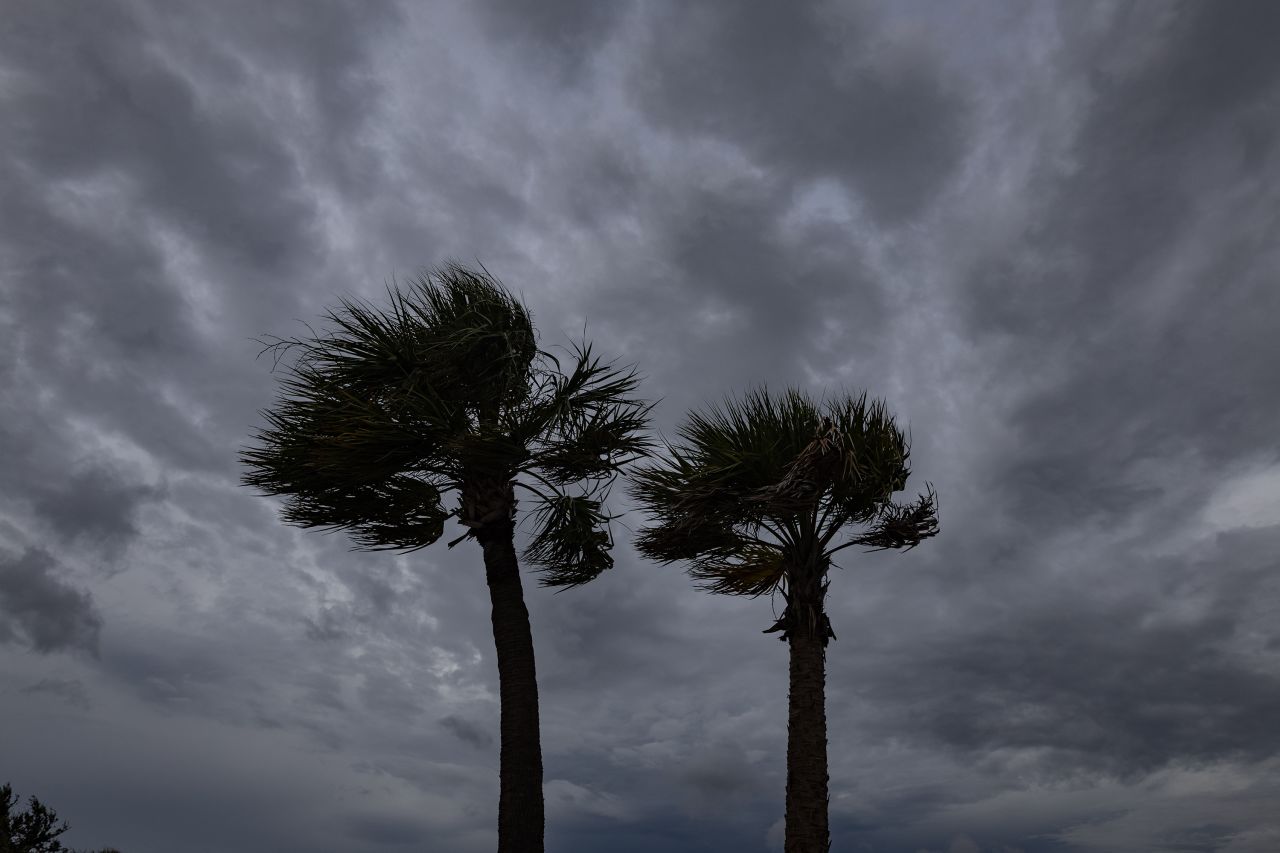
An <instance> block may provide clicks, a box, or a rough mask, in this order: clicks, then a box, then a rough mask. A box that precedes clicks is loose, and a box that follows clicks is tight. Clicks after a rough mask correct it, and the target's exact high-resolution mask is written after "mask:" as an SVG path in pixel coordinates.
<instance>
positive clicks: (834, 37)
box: [0, 0, 1280, 853]
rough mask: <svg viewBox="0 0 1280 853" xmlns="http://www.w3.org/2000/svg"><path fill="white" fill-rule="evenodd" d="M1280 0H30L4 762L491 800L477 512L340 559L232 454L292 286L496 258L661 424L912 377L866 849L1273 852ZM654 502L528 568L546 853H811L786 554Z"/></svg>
mask: <svg viewBox="0 0 1280 853" xmlns="http://www.w3.org/2000/svg"><path fill="white" fill-rule="evenodd" d="M1278 33H1280V4H1276V3H1272V2H1256V3H1253V2H1243V0H1237V2H1230V3H1227V2H1200V3H1185V4H1179V3H1172V2H1159V3H1155V2H1152V3H1137V4H1130V3H1123V4H1114V3H1100V2H1099V3H1087V2H1069V3H1062V4H1060V5H1055V4H1051V3H1047V2H1040V3H1026V2H1017V3H1014V2H1008V3H995V2H986V3H979V2H965V3H946V2H904V0H894V2H892V3H887V2H886V3H882V4H863V3H826V4H809V3H799V2H788V3H785V4H784V3H776V4H775V3H764V2H758V3H757V2H752V3H697V4H694V3H677V2H669V3H660V2H645V3H635V4H624V3H611V2H598V0H538V2H535V3H517V2H514V1H513V0H503V1H502V2H497V1H496V0H487V2H473V3H466V4H462V3H458V4H452V3H451V4H446V3H410V2H406V3H403V4H400V5H393V4H392V3H389V2H352V3H349V4H341V3H331V2H318V0H315V1H314V2H312V1H308V2H302V1H301V0H300V2H270V3H266V4H263V3H260V2H226V0H219V2H215V3H211V2H195V0H192V2H177V0H155V2H39V1H38V0H0V104H2V113H0V124H2V125H3V128H4V129H3V132H2V135H0V140H3V141H2V142H0V719H2V720H3V725H2V727H0V783H3V782H4V781H8V782H11V783H12V784H13V785H14V787H15V789H16V790H17V792H18V793H19V794H21V795H22V796H23V797H24V798H25V797H26V796H27V795H28V794H35V795H37V796H38V797H40V798H41V800H42V801H44V802H46V803H47V804H49V805H51V806H53V807H54V808H55V809H56V810H57V811H58V813H59V815H60V816H61V817H63V818H66V819H67V820H68V821H69V822H70V823H71V824H72V826H73V828H72V830H71V831H70V832H69V833H67V834H66V835H65V836H64V838H63V840H64V841H65V842H66V843H68V844H70V845H72V846H75V847H90V846H92V847H94V848H95V849H96V848H97V847H99V846H105V845H114V846H116V847H119V848H120V849H121V850H122V851H124V853H171V851H182V853H224V852H225V853H232V851H235V853H401V851H446V853H453V851H457V853H485V851H492V850H493V849H494V846H495V843H496V815H497V800H498V775H497V767H498V743H497V734H498V732H497V722H498V705H497V669H496V666H495V663H494V656H493V642H492V636H491V634H490V627H489V615H488V614H489V603H488V595H487V590H486V587H485V583H484V575H483V571H482V568H481V566H482V563H481V556H480V551H479V549H478V548H477V547H474V545H472V544H470V543H466V547H462V546H460V547H458V548H456V549H454V550H453V551H449V550H447V549H446V548H445V547H444V544H443V542H441V543H439V544H438V545H436V546H433V547H432V548H430V549H427V550H424V551H420V552H418V553H416V554H412V555H409V556H403V557H401V556H396V555H394V554H389V553H383V554H367V553H352V552H350V551H349V550H348V547H349V540H347V539H345V538H344V537H343V535H342V534H335V535H328V536H326V535H323V534H322V533H319V532H317V531H304V530H298V529H296V528H291V527H287V526H285V525H284V524H283V523H281V521H280V520H279V516H278V509H279V506H280V504H279V502H278V501H276V500H272V499H266V498H262V497H258V496H256V495H255V494H254V493H253V492H252V491H251V490H248V489H246V488H244V487H241V486H239V485H238V480H239V478H240V476H241V475H242V473H243V469H242V468H241V467H240V465H239V463H238V461H237V453H238V452H239V451H240V449H241V448H242V447H243V446H245V445H247V444H248V443H249V442H250V437H251V435H252V432H253V430H254V429H255V428H257V427H259V426H262V425H263V424H264V420H263V419H262V417H261V416H260V414H259V412H260V410H262V409H264V408H267V407H269V406H270V405H271V404H272V402H273V400H274V398H275V394H276V391H277V387H278V382H279V378H280V377H279V375H278V374H277V375H273V374H272V372H271V367H272V364H271V358H270V357H269V356H263V357H262V358H258V352H259V350H260V348H261V347H260V346H259V345H258V344H256V343H254V341H253V339H254V338H258V337H262V336H265V335H280V336H292V335H299V334H304V333H306V331H307V330H306V327H305V326H303V325H302V323H303V322H307V323H311V324H312V325H313V326H319V327H323V322H322V315H323V314H324V312H325V311H326V310H327V309H330V308H332V307H335V306H336V305H337V304H338V301H339V299H340V298H341V297H344V296H345V297H351V296H360V297H365V298H368V299H371V300H373V301H374V303H375V304H379V305H385V304H386V303H385V290H384V288H385V285H386V284H387V283H389V282H391V281H392V279H393V278H394V279H398V280H401V281H403V280H404V279H406V278H407V277H409V276H412V275H414V274H415V273H416V272H418V271H419V270H421V269H422V268H424V267H436V266H439V265H441V264H443V263H445V262H446V261H448V260H457V261H459V262H462V263H465V264H468V265H474V264H475V263H476V262H477V261H478V262H480V263H483V264H484V265H485V267H487V268H488V270H489V271H490V272H491V273H492V274H493V275H494V276H496V277H497V278H498V279H499V280H501V281H502V282H503V283H505V284H506V285H507V286H508V287H509V288H510V289H511V290H512V291H514V292H515V293H517V294H518V295H520V296H522V298H523V299H524V300H525V302H526V303H527V304H528V306H529V307H530V309H531V310H532V312H533V314H534V318H535V322H536V324H537V325H538V327H539V329H540V332H541V335H542V343H543V344H544V346H547V347H552V346H555V345H568V344H569V343H570V342H571V341H572V340H575V339H578V338H579V337H580V336H581V334H582V330H583V328H584V324H585V329H586V335H587V338H588V339H590V340H592V341H593V342H594V343H595V345H596V347H597V348H598V350H599V351H600V353H601V354H603V355H605V356H607V357H609V358H618V359H619V360H620V361H621V363H623V364H627V363H635V364H636V365H637V366H638V368H639V370H640V371H641V372H642V373H643V374H644V375H645V376H646V377H647V378H646V381H645V383H644V385H643V394H644V396H645V397H646V398H648V399H654V400H657V399H660V400H661V402H660V403H659V404H658V405H657V407H656V409H655V413H654V426H655V429H658V430H662V431H663V432H664V433H665V434H666V435H667V436H669V437H671V436H673V430H674V427H675V426H676V425H677V424H678V423H680V422H681V420H682V419H683V417H684V414H685V412H686V411H687V410H688V409H689V408H690V407H699V406H702V405H704V404H706V403H708V402H714V401H717V400H720V399H722V398H723V396H724V395H725V394H738V393H741V392H743V391H745V390H747V389H750V388H752V387H755V386H758V385H760V384H768V385H769V386H770V387H777V388H781V387H783V386H786V385H795V386H799V387H801V388H804V389H807V390H808V391H810V392H811V393H812V394H813V395H815V396H821V395H823V394H827V395H834V394H839V393H844V392H849V393H854V394H857V393H861V392H862V391H863V390H865V391H867V392H868V394H869V395H870V396H871V397H873V398H881V399H884V400H886V401H887V403H888V406H889V409H890V411H891V412H892V413H894V415H895V416H896V417H897V420H898V423H899V424H900V425H901V426H902V427H903V428H904V429H909V431H910V434H911V439H912V451H913V452H912V469H913V475H912V477H911V480H910V482H909V483H908V487H907V491H906V492H905V493H903V494H901V495H899V497H900V498H902V499H910V498H913V497H914V496H915V495H916V494H917V493H918V492H920V491H922V490H923V489H924V482H925V480H928V481H930V482H932V483H933V484H934V486H935V488H936V489H937V492H938V496H939V501H940V519H941V533H940V535H939V536H938V537H937V538H935V539H931V540H928V541H927V542H925V543H924V544H923V545H922V546H921V547H920V548H918V549H916V550H914V551H911V552H909V553H906V554H898V553H895V552H883V553H875V554H863V553H862V552H861V551H860V550H859V549H848V550H846V551H843V552H841V555H840V557H841V558H842V559H840V560H839V563H840V565H841V568H840V569H838V570H835V571H833V575H834V577H833V583H832V586H831V594H830V599H829V609H830V613H831V618H832V622H833V626H834V629H835V632H836V634H837V636H838V637H839V639H838V641H836V642H834V643H833V644H832V646H831V648H830V650H829V654H828V682H827V704H828V717H829V723H830V744H829V753H830V758H831V821H832V834H833V838H834V844H835V846H834V848H833V849H834V851H836V853H855V851H857V852H858V853H861V851H874V853H917V852H918V851H927V853H979V851H981V853H1050V851H1052V853H1149V851H1180V852H1181V853H1187V851H1195V853H1202V852H1203V853H1208V851H1217V852H1218V853H1272V851H1275V850H1276V849H1280V822H1278V821H1277V818H1276V803H1277V802H1278V801H1280V726H1277V724H1276V720H1277V719H1280V628H1278V627H1277V626H1278V624H1280V620H1278V619H1277V615H1278V614H1280V556H1278V555H1280V446H1278V445H1277V440H1276V436H1277V434H1280V430H1277V417H1276V416H1277V414H1278V411H1277V404H1280V334H1277V327H1276V324H1277V319H1278V318H1280V290H1278V289H1277V270H1280V249H1278V248H1277V241H1276V235H1277V233H1278V228H1280V135H1278V133H1277V131H1278V130H1280V122H1278V120H1277V115H1280V51H1276V50H1275V43H1276V37H1277V34H1278ZM614 507H615V508H616V509H620V510H626V509H627V502H626V499H625V493H624V492H622V491H615V502H614ZM642 521H643V519H642V518H641V517H640V516H639V515H638V514H637V513H636V512H633V511H629V510H628V511H627V513H626V515H625V516H624V517H623V519H622V520H621V523H620V524H618V525H617V526H616V527H615V536H616V539H617V540H618V546H617V551H616V557H617V565H616V567H615V568H614V569H613V570H612V571H610V572H609V573H607V574H606V575H605V576H603V577H601V578H600V579H599V580H597V581H596V582H594V583H592V584H590V585H589V586H587V587H584V588H581V589H577V590H571V591H568V592H565V593H563V594H560V595H552V594H551V593H550V591H548V590H544V589H540V588H538V587H537V586H536V583H535V582H534V577H533V576H532V575H526V584H525V586H526V598H527V600H528V604H529V609H530V611H531V618H532V622H533V630H534V641H535V646H536V651H537V656H538V657H537V663H538V672H539V676H540V689H541V700H542V705H541V709H542V726H543V754H544V760H545V766H546V788H545V790H546V802H547V848H548V850H549V851H558V853H588V851H603V850H610V851H619V852H620V853H642V851H643V853H648V851H665V853H695V852H696V853H720V851H762V853H763V851H770V850H771V851H780V850H781V838H782V820H781V819H782V813H783V790H784V782H785V745H786V689H787V666H786V663H787V658H786V652H787V650H786V646H785V644H782V643H779V642H778V641H777V640H776V639H775V636H773V635H765V634H762V633H761V631H762V630H763V629H764V628H766V627H768V626H769V625H770V624H771V623H772V622H773V611H772V609H771V604H770V602H769V600H768V599H756V600H750V599H736V598H728V597H713V596H709V595H707V594H705V593H702V592H699V591H698V590H697V589H696V588H694V587H693V586H692V584H691V583H690V582H689V580H688V578H687V576H686V575H685V574H684V572H683V571H682V570H681V568H680V567H679V566H669V567H660V566H656V565H652V564H648V563H645V562H643V561H641V560H640V559H638V558H637V556H636V555H635V553H634V551H633V549H632V547H631V533H630V532H629V530H628V529H627V528H628V527H629V528H632V529H636V528H638V527H639V525H640V524H641V522H642ZM449 535H450V538H452V536H453V535H454V534H452V533H451V534H449ZM780 604H781V602H780V601H779V602H777V603H776V605H777V606H780Z"/></svg>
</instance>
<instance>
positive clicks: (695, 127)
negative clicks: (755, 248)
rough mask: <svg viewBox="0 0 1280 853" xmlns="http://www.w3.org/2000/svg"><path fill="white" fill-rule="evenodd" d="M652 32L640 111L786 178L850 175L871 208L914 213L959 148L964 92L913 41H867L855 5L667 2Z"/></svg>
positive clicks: (885, 215)
mask: <svg viewBox="0 0 1280 853" xmlns="http://www.w3.org/2000/svg"><path fill="white" fill-rule="evenodd" d="M648 39H649V45H648V46H649V50H648V52H646V53H645V54H642V56H641V57H640V58H639V60H638V62H639V63H640V64H642V65H643V71H641V72H639V73H637V74H636V75H635V78H636V97H637V99H638V100H639V102H640V104H641V105H642V106H643V109H644V112H645V115H646V117H648V118H650V119H652V120H654V121H656V122H660V123H661V124H663V125H667V126H670V127H671V128H672V129H673V130H676V131H679V132H685V133H698V134H707V135H710V136H713V137H716V138H717V139H719V140H721V141H723V142H725V143H727V144H730V145H735V146H740V147H742V148H743V149H744V150H746V151H748V152H750V154H751V155H752V156H753V158H754V159H755V160H756V161H757V162H758V163H759V164H760V165H761V166H762V167H763V168H766V169H769V170H770V171H771V172H774V173H775V174H781V175H785V176H786V177H788V178H790V179H792V180H797V179H798V180H805V179H812V178H823V177H833V178H836V179H839V180H841V181H846V182H847V183H848V185H849V187H850V188H851V189H852V190H853V191H854V192H855V193H856V194H857V196H858V197H859V199H860V200H862V201H863V202H864V203H865V204H866V205H867V206H868V208H869V209H870V211H871V213H872V214H873V215H874V216H875V217H876V218H877V219H879V220H883V221H888V222H896V221H898V220H900V219H902V218H905V217H911V216H914V215H917V214H919V213H920V212H921V211H922V210H923V209H924V207H925V206H926V205H927V204H928V203H929V202H930V201H931V200H932V199H934V198H935V197H936V195H937V194H938V192H939V190H940V189H941V188H942V184H943V183H944V182H945V181H946V180H947V179H948V177H949V176H950V175H951V173H952V172H953V170H954V169H955V168H956V167H957V166H958V165H959V162H960V160H961V157H962V155H963V153H964V149H965V145H966V133H965V121H966V108H965V104H964V101H963V98H962V97H961V93H959V92H956V91H954V90H949V87H948V81H947V79H946V77H945V76H944V74H943V72H942V69H941V68H940V67H939V66H938V65H937V64H936V63H935V62H933V61H932V59H931V57H930V56H929V54H928V53H926V52H924V51H923V50H920V49H918V48H915V47H913V46H912V45H910V44H883V43H881V44H877V43H876V40H877V33H876V31H875V29H874V27H873V26H872V25H870V22H869V21H867V20H866V16H865V15H864V14H862V11H861V10H859V9H857V8H856V7H851V6H849V5H845V6H843V7H837V6H835V5H834V4H826V5H823V4H820V3H808V2H807V3H801V4H792V5H788V6H785V7H783V6H772V5H756V6H752V7H750V8H748V9H740V8H736V7H730V6H720V7H714V6H696V7H689V6H682V5H679V4H672V5H671V6H669V7H668V8H667V9H665V10H664V14H662V15H661V16H654V18H653V19H652V28H651V29H650V31H649V33H648ZM835 105H839V106H838V107H836V106H835Z"/></svg>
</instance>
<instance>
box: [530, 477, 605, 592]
mask: <svg viewBox="0 0 1280 853" xmlns="http://www.w3.org/2000/svg"><path fill="white" fill-rule="evenodd" d="M534 516H535V524H536V527H537V533H536V534H535V536H534V537H533V540H532V542H530V544H529V546H528V547H527V548H526V549H525V551H524V555H525V558H526V559H527V560H529V561H530V562H532V563H534V564H536V565H538V566H540V567H541V568H542V578H541V579H540V580H539V583H540V584H541V585H542V586H558V587H566V588H567V587H575V586H580V585H581V584H584V583H587V582H588V581H592V580H594V579H595V578H596V577H598V576H599V575H600V573H601V572H604V571H606V570H608V569H611V568H613V556H612V555H611V554H610V553H609V549H610V548H612V547H613V538H612V536H611V535H610V533H609V522H610V520H611V519H612V516H608V515H605V514H604V512H603V510H602V509H601V503H600V501H598V500H593V499H592V498H591V497H589V496H586V495H567V494H563V493H560V494H555V495H551V496H548V497H547V498H546V499H544V500H542V501H541V502H540V504H539V506H538V509H537V510H535V513H534Z"/></svg>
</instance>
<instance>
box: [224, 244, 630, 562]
mask: <svg viewBox="0 0 1280 853" xmlns="http://www.w3.org/2000/svg"><path fill="white" fill-rule="evenodd" d="M482 269H483V267H482ZM436 278H437V279H438V284H437V283H435V282H433V281H432V274H431V273H430V272H428V273H426V274H424V275H422V276H419V277H418V278H417V279H415V280H414V281H413V283H412V288H411V291H410V293H409V294H407V295H406V294H403V293H401V292H399V291H395V292H391V293H390V295H391V308H390V311H388V312H381V311H378V310H376V309H372V308H370V307H368V306H366V305H363V304H360V303H357V302H352V301H349V300H345V299H344V300H342V306H343V309H344V310H342V311H340V312H329V313H328V315H327V317H328V319H329V320H331V321H332V322H333V323H334V324H335V327H336V328H335V329H334V331H333V332H332V333H330V334H328V335H324V336H316V337H314V338H313V339H311V340H305V341H304V340H298V339H289V340H283V339H276V342H275V343H273V344H271V345H270V346H269V347H267V349H271V350H275V351H276V352H277V362H278V361H279V354H280V352H281V351H284V350H289V349H295V348H296V349H297V350H299V356H298V358H297V359H296V362H295V363H294V364H293V366H292V367H291V369H290V375H289V376H288V377H287V378H286V379H285V380H283V381H282V383H281V384H282V388H283V390H282V393H281V396H280V399H279V400H278V402H277V406H276V408H275V410H274V411H266V412H263V413H262V415H263V417H265V418H266V419H267V421H268V422H269V424H270V427H269V428H268V429H265V430H260V431H259V433H258V435H257V438H258V439H259V441H260V445H261V446H260V447H258V448H255V449H248V450H246V451H245V452H244V453H242V455H241V459H242V461H243V462H244V463H245V464H246V465H247V466H248V467H249V469H250V473H249V474H247V475H246V476H245V477H244V478H243V482H244V483H245V484H246V485H249V486H254V487H257V488H259V489H261V490H262V491H263V492H264V493H266V494H268V495H285V496H287V501H286V505H285V508H284V512H283V517H284V520H285V521H286V522H288V523H291V524H295V525H298V526H302V527H321V528H327V529H330V530H336V529H347V530H349V531H350V533H351V538H352V539H353V540H354V541H355V542H356V543H357V545H356V550H388V549H395V550H402V551H414V550H417V549H419V548H424V547H426V546H428V545H431V544H432V543H434V542H435V541H437V540H438V539H439V538H440V537H441V536H442V535H443V532H444V523H445V521H446V520H447V519H449V518H450V517H457V518H458V520H459V522H460V523H462V524H463V525H465V526H467V527H468V528H469V530H468V533H466V534H464V535H463V536H462V537H459V539H456V540H454V541H453V542H450V543H449V545H450V547H452V546H453V545H455V544H457V542H458V541H460V540H461V539H462V538H466V537H467V536H474V534H475V531H476V530H477V529H478V528H480V527H482V526H484V525H485V524H486V523H488V522H489V521H492V520H493V518H492V517H491V516H492V515H493V514H494V513H495V512H506V511H509V510H510V509H512V508H513V506H514V502H513V498H506V497H505V495H504V494H503V493H504V492H506V491H509V489H510V486H511V485H519V486H522V487H523V488H525V489H527V490H528V491H530V492H531V493H533V494H534V495H535V496H536V498H537V503H536V507H537V508H536V513H535V518H536V528H535V530H536V532H535V534H534V536H533V538H532V540H531V542H530V544H529V546H528V547H527V548H526V549H525V557H526V558H527V559H528V560H529V561H531V562H533V563H535V564H536V565H538V566H539V567H540V568H541V570H542V578H541V583H542V584H543V585H544V586H559V587H572V586H577V585H579V584H582V583H586V582H587V581H589V580H591V579H593V578H594V577H596V576H597V575H599V574H600V573H601V572H602V571H604V570H606V569H608V568H610V567H611V566H612V565H613V559H612V557H611V556H610V554H609V549H610V546H611V545H612V539H611V536H610V532H609V521H610V519H611V518H612V517H611V516H609V515H607V514H605V512H604V510H603V509H602V501H603V500H604V499H605V497H606V496H607V493H608V489H609V486H610V485H611V484H612V482H613V480H614V479H615V477H616V475H617V474H618V472H619V471H620V469H621V468H622V467H623V466H624V465H626V464H627V463H629V462H632V461H635V460H636V459H638V458H640V457H641V456H643V455H645V453H646V452H647V450H648V448H649V447H650V445H651V442H650V440H649V439H648V438H647V437H645V436H644V435H643V431H644V429H645V426H646V424H647V422H648V415H649V411H650V409H651V408H652V405H651V404H648V405H646V404H643V403H641V402H639V401H636V400H632V399H629V396H628V395H630V393H631V392H632V391H634V390H635V388H636V386H637V384H638V379H637V376H636V374H635V372H634V370H629V371H619V370H616V369H614V368H613V366H612V365H609V364H602V363H601V362H600V360H599V359H598V358H597V357H595V356H594V355H593V354H592V351H591V346H590V344H587V343H584V344H582V345H581V346H577V345H575V346H574V348H573V354H574V357H575V358H574V361H575V363H574V366H573V368H572V370H570V371H568V372H567V373H566V372H563V371H562V370H561V369H560V367H561V366H560V362H559V360H558V359H556V358H555V356H553V355H551V354H550V353H548V352H544V351H541V350H539V349H538V347H537V342H536V332H535V329H534V327H533V322H532V319H531V317H530V314H529V312H528V310H527V309H526V308H525V307H524V306H523V305H522V304H521V303H520V302H518V301H517V300H515V299H514V298H513V297H511V296H510V295H509V293H508V292H507V291H506V290H505V289H504V288H502V287H501V286H500V285H499V284H497V283H496V282H495V281H494V280H493V279H492V278H490V277H489V276H488V275H487V271H486V272H485V274H480V273H476V272H473V271H470V270H467V269H465V268H463V267H460V266H458V265H457V264H454V263H449V264H447V265H446V266H445V267H444V268H443V269H442V270H439V271H437V275H436ZM388 290H389V291H390V288H388ZM264 351H265V350H264ZM520 474H524V475H527V477H528V478H529V479H530V480H532V481H533V482H532V483H530V482H514V483H513V482H512V481H513V480H515V478H516V477H517V475H520ZM535 484H536V485H535ZM574 484H580V485H581V486H582V488H580V489H578V490H577V491H576V492H570V491H569V490H568V487H569V486H572V485H574ZM450 491H457V492H459V493H460V495H461V500H460V502H459V504H458V506H457V507H456V508H454V509H451V510H448V509H446V508H445V505H444V496H445V495H446V494H447V493H449V492H450ZM504 498H505V499H504Z"/></svg>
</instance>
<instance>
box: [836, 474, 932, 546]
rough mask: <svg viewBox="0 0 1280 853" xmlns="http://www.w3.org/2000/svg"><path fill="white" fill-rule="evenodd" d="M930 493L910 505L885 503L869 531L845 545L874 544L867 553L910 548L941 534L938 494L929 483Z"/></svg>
mask: <svg viewBox="0 0 1280 853" xmlns="http://www.w3.org/2000/svg"><path fill="white" fill-rule="evenodd" d="M926 486H927V492H926V494H924V495H920V496H919V498H918V499H917V500H916V501H915V502H914V503H911V504H908V505H906V506H900V505H898V504H894V503H885V504H884V505H883V506H882V507H881V509H880V512H879V515H878V517H877V518H876V521H875V523H874V524H873V526H872V527H871V529H870V530H868V531H866V532H865V533H862V534H860V535H858V536H854V537H853V538H852V539H850V540H849V542H847V543H846V544H845V545H841V546H840V547H839V548H834V549H832V551H833V552H834V551H838V550H840V548H844V547H848V546H849V545H871V546H874V547H872V548H871V549H870V550H869V551H867V552H866V553H871V552H872V551H884V550H887V549H889V548H903V549H905V550H907V551H910V550H911V549H912V548H914V547H916V546H917V545H919V544H920V543H921V542H923V541H924V540H925V539H928V538H930V537H933V536H937V535H938V495H937V493H936V492H935V491H934V490H933V486H932V485H929V484H926Z"/></svg>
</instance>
